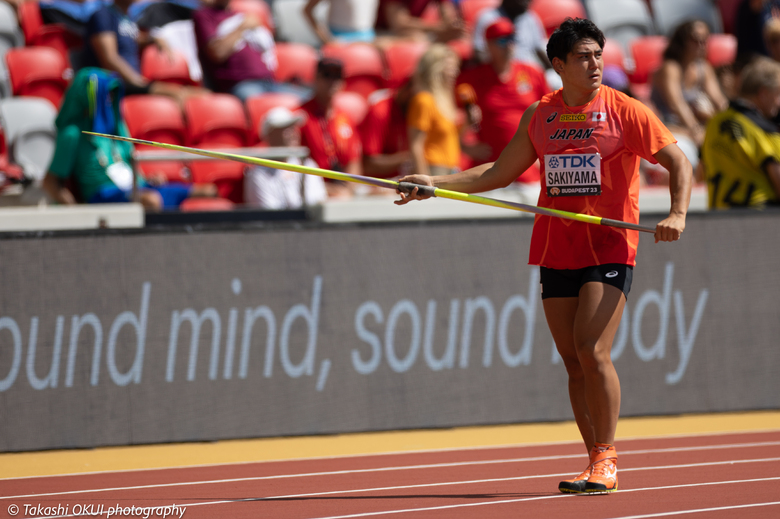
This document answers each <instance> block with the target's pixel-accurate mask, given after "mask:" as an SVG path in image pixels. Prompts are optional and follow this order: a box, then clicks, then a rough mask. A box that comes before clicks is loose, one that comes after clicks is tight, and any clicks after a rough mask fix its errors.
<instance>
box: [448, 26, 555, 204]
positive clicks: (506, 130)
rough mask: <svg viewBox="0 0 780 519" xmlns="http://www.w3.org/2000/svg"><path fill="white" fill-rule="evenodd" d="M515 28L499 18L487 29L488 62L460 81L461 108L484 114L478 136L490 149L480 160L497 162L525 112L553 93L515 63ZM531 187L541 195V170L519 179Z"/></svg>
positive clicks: (529, 69) (533, 193)
mask: <svg viewBox="0 0 780 519" xmlns="http://www.w3.org/2000/svg"><path fill="white" fill-rule="evenodd" d="M513 36H514V25H512V22H511V21H510V20H509V19H508V18H497V19H496V20H495V21H494V22H493V23H492V24H491V25H490V26H489V27H488V28H487V29H486V30H485V37H486V41H487V51H488V55H489V57H490V59H489V61H488V62H487V63H485V64H483V65H479V66H477V67H475V68H472V69H469V70H467V71H465V72H464V73H463V74H461V76H460V77H459V78H458V82H457V86H456V93H457V99H458V102H459V103H460V104H461V105H468V104H470V103H474V104H476V105H477V106H478V107H479V109H480V111H481V112H482V124H481V125H480V127H479V131H478V133H477V137H478V138H479V142H480V143H481V145H482V146H484V147H486V148H487V151H486V153H485V155H484V156H483V157H481V158H483V159H484V160H487V161H489V162H495V161H496V160H497V159H498V156H499V155H500V154H501V150H503V149H504V148H505V147H506V145H507V144H509V141H511V140H512V137H513V136H514V134H515V131H516V130H517V126H518V125H519V124H520V119H522V117H523V113H524V112H525V110H526V109H527V108H528V107H529V106H531V105H532V104H533V103H535V102H536V101H538V100H539V99H541V98H542V96H544V95H545V94H547V93H549V92H550V91H551V90H550V88H549V87H548V86H547V82H546V81H545V78H544V74H543V73H542V72H541V71H540V70H539V69H538V68H536V67H534V66H532V65H529V64H527V63H521V62H519V61H515V60H514V59H513V58H512V55H513V51H514V45H515V44H514V37H513ZM520 181H521V182H522V183H523V184H524V185H525V186H529V187H530V186H532V189H531V190H530V192H529V196H533V198H534V199H535V197H536V195H538V193H539V169H538V167H537V166H536V165H534V166H533V167H532V168H531V169H530V170H529V171H527V172H526V173H525V174H524V175H523V176H522V177H521V179H520Z"/></svg>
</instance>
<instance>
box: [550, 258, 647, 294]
mask: <svg viewBox="0 0 780 519" xmlns="http://www.w3.org/2000/svg"><path fill="white" fill-rule="evenodd" d="M539 269H540V283H541V284H542V299H547V298H549V297H577V296H579V295H580V288H582V285H584V284H585V283H589V282H591V281H595V282H597V283H604V284H605V285H612V286H613V287H615V288H617V289H619V290H621V291H622V292H623V293H624V294H625V295H626V298H628V292H629V291H630V290H631V280H632V279H633V277H634V268H633V267H630V266H628V265H623V264H622V263H607V264H606V265H594V266H592V267H585V268H583V269H577V270H558V269H549V268H547V267H539Z"/></svg>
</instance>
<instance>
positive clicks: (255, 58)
mask: <svg viewBox="0 0 780 519" xmlns="http://www.w3.org/2000/svg"><path fill="white" fill-rule="evenodd" d="M229 1H230V0H213V1H212V3H211V4H206V5H204V6H203V7H202V8H200V9H198V10H197V11H195V13H194V14H193V17H192V20H193V23H194V26H195V38H196V40H197V42H198V55H199V56H200V61H201V65H203V72H204V77H205V78H206V80H207V84H208V85H209V86H210V87H211V88H213V89H214V91H216V92H224V93H231V94H233V95H235V96H236V97H238V98H239V99H241V100H242V101H245V100H246V99H248V98H249V97H252V96H256V95H260V94H264V93H266V92H292V93H295V94H298V95H300V96H301V97H304V96H306V95H307V93H308V91H307V90H306V89H304V88H301V87H298V86H295V85H288V84H285V83H277V82H275V81H274V70H276V43H275V42H274V38H273V35H272V34H271V33H270V31H269V30H268V29H267V28H266V27H264V26H262V25H261V23H260V20H258V19H257V17H255V16H254V15H252V14H245V13H234V12H232V11H229V10H228V9H227V6H228V3H229Z"/></svg>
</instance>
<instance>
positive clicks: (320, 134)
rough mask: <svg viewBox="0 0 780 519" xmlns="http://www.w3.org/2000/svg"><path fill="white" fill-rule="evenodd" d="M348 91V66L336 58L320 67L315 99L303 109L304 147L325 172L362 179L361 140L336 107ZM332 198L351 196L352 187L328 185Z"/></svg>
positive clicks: (347, 185) (314, 91) (335, 184)
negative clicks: (339, 97) (342, 93)
mask: <svg viewBox="0 0 780 519" xmlns="http://www.w3.org/2000/svg"><path fill="white" fill-rule="evenodd" d="M343 88H344V64H343V63H342V62H341V61H339V60H337V59H333V58H322V59H321V60H320V61H319V62H318V63H317V73H316V75H315V77H314V87H313V97H312V99H311V100H309V101H308V102H306V103H304V104H303V105H302V106H301V109H302V110H303V111H304V112H306V115H307V118H306V122H305V123H304V124H303V127H302V128H301V143H302V144H303V145H304V146H306V147H308V148H309V151H310V152H311V158H312V159H314V162H316V163H317V165H318V166H319V167H321V168H324V169H330V170H332V171H340V172H343V173H350V174H355V175H360V174H361V173H362V167H361V155H362V149H361V145H360V137H359V136H358V134H357V130H356V129H355V128H354V126H353V125H352V123H351V122H350V119H349V116H348V115H347V114H346V113H344V112H342V111H340V110H338V109H337V108H336V107H335V106H333V98H334V96H335V95H336V94H337V93H338V92H339V91H341V90H342V89H343ZM326 187H327V189H328V196H329V197H344V196H349V195H350V194H351V192H352V188H351V185H349V184H345V183H342V182H335V181H334V182H326Z"/></svg>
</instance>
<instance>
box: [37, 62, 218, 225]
mask: <svg viewBox="0 0 780 519" xmlns="http://www.w3.org/2000/svg"><path fill="white" fill-rule="evenodd" d="M121 99H122V83H121V81H120V79H119V76H118V75H117V74H115V73H110V72H107V71H105V70H102V69H98V68H92V67H88V68H84V69H81V70H80V71H79V72H78V74H76V77H75V78H74V79H73V82H72V83H71V85H70V87H69V88H68V90H67V91H66V92H65V97H64V99H63V102H62V107H61V108H60V113H59V114H58V115H57V119H56V121H55V126H56V128H57V143H56V148H55V150H54V156H53V157H52V161H51V165H50V166H49V170H48V172H47V173H46V176H45V177H44V179H43V188H44V190H45V191H46V192H47V194H48V195H49V197H50V198H51V199H52V200H54V201H55V202H57V203H60V204H68V205H70V204H75V203H76V202H77V198H80V199H81V201H83V202H87V203H93V204H94V203H98V204H99V203H120V202H129V201H131V200H136V201H138V202H140V203H141V204H142V205H143V206H144V208H146V209H147V210H151V211H159V210H160V209H163V208H166V209H172V208H176V207H178V205H179V204H180V203H181V202H182V201H183V200H184V199H185V198H187V197H188V196H214V195H215V194H216V187H215V186H214V185H211V184H208V185H196V186H186V185H183V184H171V185H162V181H161V179H154V181H155V183H156V184H158V185H155V186H152V185H151V184H150V183H147V182H145V181H144V180H143V179H141V177H140V176H137V175H135V174H134V172H133V160H132V154H133V146H132V144H129V143H127V142H122V141H116V140H112V139H106V138H104V137H92V136H87V135H84V134H82V133H81V132H82V131H83V130H87V131H94V132H98V133H107V134H112V135H121V136H129V133H128V131H127V126H126V125H125V122H124V120H123V119H122V115H121V112H120V109H119V106H120V102H121ZM134 179H138V180H137V181H136V182H134ZM69 180H72V181H73V182H72V183H71V185H72V186H74V187H75V188H76V191H77V193H78V196H77V195H75V194H74V193H73V192H72V191H71V190H70V188H69V187H68V181H69Z"/></svg>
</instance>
